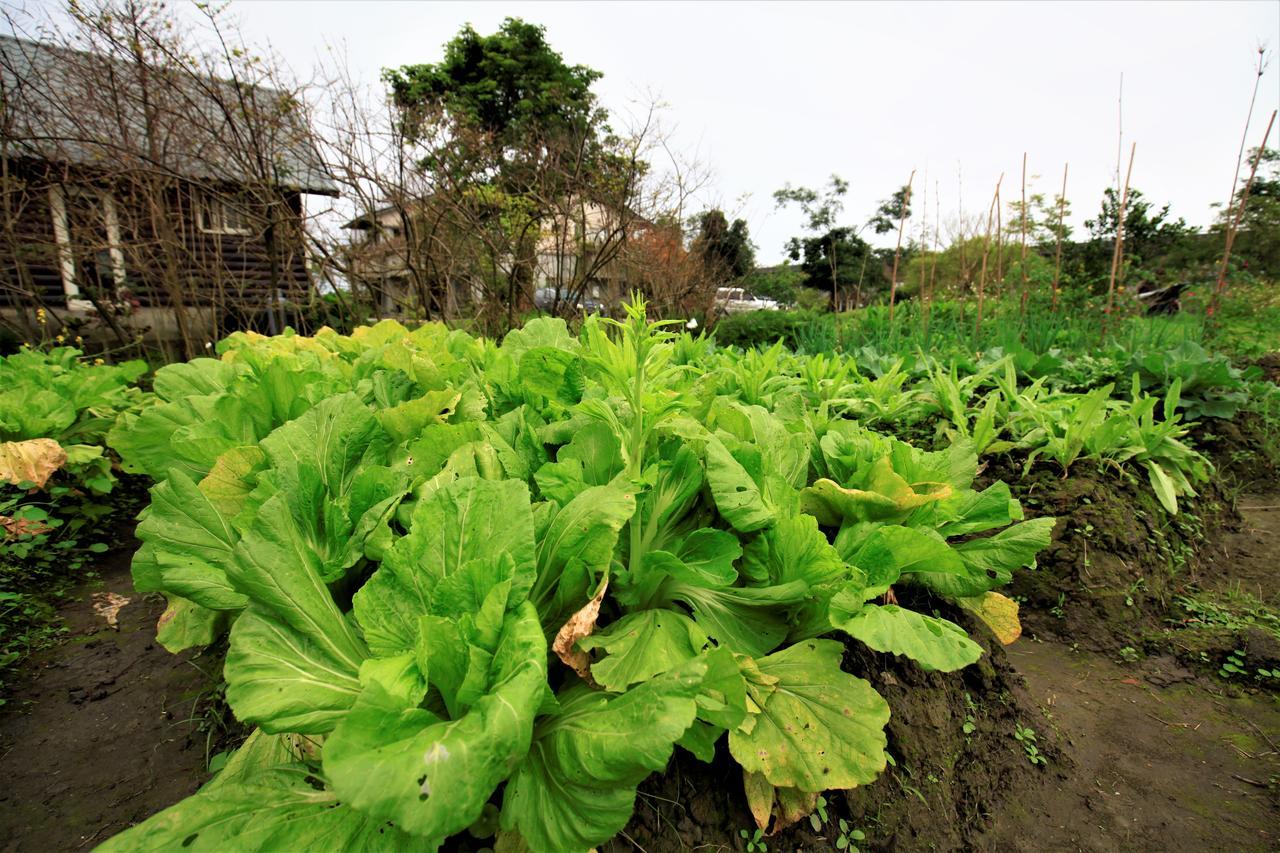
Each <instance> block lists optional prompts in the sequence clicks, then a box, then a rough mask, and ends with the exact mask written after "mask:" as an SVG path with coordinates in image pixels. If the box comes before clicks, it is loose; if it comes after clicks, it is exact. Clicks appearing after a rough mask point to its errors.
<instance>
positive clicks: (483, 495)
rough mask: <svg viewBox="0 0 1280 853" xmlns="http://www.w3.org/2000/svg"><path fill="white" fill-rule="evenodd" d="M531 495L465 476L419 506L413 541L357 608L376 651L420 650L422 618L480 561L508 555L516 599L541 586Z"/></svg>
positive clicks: (398, 549)
mask: <svg viewBox="0 0 1280 853" xmlns="http://www.w3.org/2000/svg"><path fill="white" fill-rule="evenodd" d="M534 553H535V552H534V536H533V514H532V512H531V510H530V508H529V490H528V488H527V487H526V486H525V485H524V483H521V482H519V481H516V480H481V479H476V478H464V479H461V480H457V481H455V482H453V483H451V484H450V485H448V486H445V487H444V488H441V489H440V490H438V491H436V492H434V493H432V494H431V495H430V496H429V497H427V498H426V499H424V500H422V501H419V502H418V504H417V505H416V506H415V507H414V510H413V522H412V526H411V528H410V531H409V534H408V535H407V536H404V537H402V538H401V539H399V540H398V541H397V542H396V543H395V544H394V545H392V546H391V548H390V549H389V550H388V551H387V553H386V554H385V556H384V559H383V562H382V565H381V566H380V567H379V569H378V570H377V571H376V572H374V574H373V576H372V577H371V578H370V579H369V580H368V581H367V582H366V583H365V585H364V586H363V587H362V588H361V589H360V591H359V592H357V593H356V594H355V597H354V600H353V609H354V611H355V616H356V620H357V621H358V622H359V623H360V627H361V629H362V631H363V632H364V636H365V639H366V641H367V642H368V643H369V647H370V648H371V649H372V650H373V652H374V654H376V655H392V654H397V653H399V652H402V651H406V650H409V649H412V648H414V647H415V645H416V643H417V638H418V621H419V619H420V618H421V617H422V616H424V615H426V614H428V613H431V612H433V603H432V602H433V601H434V598H435V596H436V594H437V591H438V587H439V585H440V584H441V582H442V581H444V580H445V579H446V578H448V577H450V576H451V575H454V574H456V573H458V572H460V571H461V570H462V569H463V567H464V566H466V565H467V564H469V563H472V562H475V561H484V560H489V559H496V558H497V557H499V556H501V555H504V554H506V555H508V556H509V557H510V560H511V563H512V566H513V579H512V580H513V583H514V584H515V587H516V588H515V590H514V591H513V596H514V598H515V599H516V600H522V599H523V597H524V595H525V594H526V593H527V592H528V590H529V587H530V585H531V584H532V582H533V575H532V569H533V566H534Z"/></svg>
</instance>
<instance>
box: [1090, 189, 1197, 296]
mask: <svg viewBox="0 0 1280 853" xmlns="http://www.w3.org/2000/svg"><path fill="white" fill-rule="evenodd" d="M1119 221H1120V193H1119V192H1118V191H1117V190H1116V189H1115V188H1114V187H1107V189H1106V190H1105V191H1104V193H1103V198H1102V209H1101V210H1100V211H1099V212H1098V215H1097V216H1095V217H1094V218H1092V219H1087V220H1085V223H1084V224H1085V227H1086V228H1088V229H1089V237H1090V240H1089V242H1088V243H1087V244H1086V245H1085V247H1084V252H1083V258H1082V261H1083V266H1084V272H1085V275H1086V276H1087V277H1088V278H1091V279H1093V280H1094V281H1097V280H1099V279H1100V278H1102V277H1104V276H1106V275H1107V274H1108V271H1109V270H1110V268H1111V257H1112V253H1113V252H1114V251H1115V244H1116V230H1117V225H1118V223H1119ZM1194 235H1195V229H1194V228H1192V227H1190V226H1189V225H1187V223H1186V220H1184V219H1181V218H1178V219H1174V218H1172V215H1171V214H1170V212H1169V205H1167V204H1166V205H1164V206H1163V207H1161V208H1160V209H1158V210H1157V209H1156V208H1155V205H1154V204H1152V203H1151V202H1149V201H1147V200H1146V198H1145V197H1144V196H1143V194H1142V191H1141V190H1138V189H1133V188H1130V190H1129V200H1128V204H1127V207H1126V210H1125V214H1124V255H1125V264H1126V269H1127V271H1128V272H1129V273H1136V274H1138V275H1139V277H1148V278H1149V277H1152V276H1155V275H1156V274H1157V273H1158V272H1159V271H1161V270H1163V269H1165V268H1166V266H1167V265H1166V264H1165V263H1163V262H1162V261H1163V259H1165V258H1166V257H1176V256H1183V257H1185V255H1186V253H1187V252H1188V251H1189V248H1190V247H1191V243H1192V242H1193V239H1192V238H1193V237H1194Z"/></svg>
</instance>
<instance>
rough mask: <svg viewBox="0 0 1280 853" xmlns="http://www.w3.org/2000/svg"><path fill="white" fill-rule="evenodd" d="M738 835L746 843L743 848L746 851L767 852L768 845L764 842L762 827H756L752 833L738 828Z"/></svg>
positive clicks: (749, 852) (754, 852) (748, 852)
mask: <svg viewBox="0 0 1280 853" xmlns="http://www.w3.org/2000/svg"><path fill="white" fill-rule="evenodd" d="M738 837H739V838H741V839H742V840H743V841H744V842H745V843H746V847H745V848H744V849H745V850H746V851H747V853H769V845H767V844H765V843H764V830H763V829H757V830H756V831H755V832H754V833H749V832H747V831H746V830H745V829H739V830H738Z"/></svg>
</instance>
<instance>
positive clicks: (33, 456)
mask: <svg viewBox="0 0 1280 853" xmlns="http://www.w3.org/2000/svg"><path fill="white" fill-rule="evenodd" d="M66 461H67V452H66V451H65V450H63V449H62V446H61V445H59V444H58V442H56V441H54V440H53V439H52V438H33V439H30V440H28V441H4V442H0V480H4V481H6V482H9V483H12V484H13V485H15V486H16V485H18V484H19V483H33V484H34V485H35V487H36V488H37V489H43V488H44V484H45V483H47V482H49V478H50V477H52V476H53V472H54V471H57V470H58V469H59V468H61V467H62V466H63V465H64V464H66Z"/></svg>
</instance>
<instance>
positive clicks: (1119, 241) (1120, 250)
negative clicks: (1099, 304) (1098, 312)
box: [1102, 142, 1138, 338]
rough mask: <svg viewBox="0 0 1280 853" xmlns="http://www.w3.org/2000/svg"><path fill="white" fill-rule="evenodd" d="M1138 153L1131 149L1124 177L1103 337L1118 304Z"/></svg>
mask: <svg viewBox="0 0 1280 853" xmlns="http://www.w3.org/2000/svg"><path fill="white" fill-rule="evenodd" d="M1137 152H1138V143H1136V142H1135V143H1133V147H1132V148H1130V149H1129V169H1128V171H1126V172H1125V175H1124V190H1123V191H1122V192H1121V193H1120V210H1119V213H1118V215H1117V217H1116V248H1115V251H1114V252H1112V254H1111V280H1110V282H1109V283H1108V284H1107V313H1106V315H1105V316H1104V317H1103V318H1102V337H1103V338H1106V336H1107V325H1108V324H1109V323H1110V321H1111V312H1112V310H1114V308H1115V302H1116V278H1117V276H1118V275H1119V273H1120V262H1121V261H1122V260H1123V259H1124V217H1125V213H1126V212H1127V208H1128V205H1129V179H1130V178H1131V177H1133V155H1134V154H1136V153H1137Z"/></svg>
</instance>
